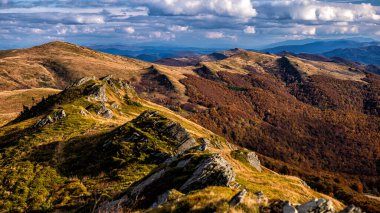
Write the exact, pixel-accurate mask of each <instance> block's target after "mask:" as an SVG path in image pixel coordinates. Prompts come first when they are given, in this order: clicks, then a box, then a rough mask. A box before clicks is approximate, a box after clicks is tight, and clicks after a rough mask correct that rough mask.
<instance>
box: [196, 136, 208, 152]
mask: <svg viewBox="0 0 380 213" xmlns="http://www.w3.org/2000/svg"><path fill="white" fill-rule="evenodd" d="M210 144H211V142H210V141H209V140H208V139H206V138H201V145H199V146H198V147H197V150H199V151H206V150H207V149H208V147H209V146H210Z"/></svg>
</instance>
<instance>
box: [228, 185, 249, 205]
mask: <svg viewBox="0 0 380 213" xmlns="http://www.w3.org/2000/svg"><path fill="white" fill-rule="evenodd" d="M246 195H247V190H245V189H243V190H241V191H240V192H238V193H237V194H236V195H235V196H234V197H232V199H231V200H230V202H229V204H230V206H231V207H235V206H237V205H239V204H240V203H241V202H242V201H243V199H244V197H245V196H246Z"/></svg>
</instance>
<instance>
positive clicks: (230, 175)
mask: <svg viewBox="0 0 380 213" xmlns="http://www.w3.org/2000/svg"><path fill="white" fill-rule="evenodd" d="M234 180H235V172H234V170H233V168H232V166H231V165H230V164H229V163H228V162H227V161H226V160H225V159H224V158H223V157H222V156H221V155H220V154H215V155H212V156H210V157H208V158H206V159H204V160H202V161H201V162H200V163H199V164H198V165H197V167H196V168H195V171H194V172H193V175H192V176H191V177H190V178H189V179H187V181H186V182H185V183H184V184H183V185H182V186H181V187H180V191H182V192H189V191H193V190H196V189H203V188H205V187H207V186H230V184H231V182H233V181H234Z"/></svg>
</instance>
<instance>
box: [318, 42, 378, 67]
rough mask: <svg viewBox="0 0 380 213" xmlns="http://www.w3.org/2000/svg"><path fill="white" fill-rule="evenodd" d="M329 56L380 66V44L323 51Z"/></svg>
mask: <svg viewBox="0 0 380 213" xmlns="http://www.w3.org/2000/svg"><path fill="white" fill-rule="evenodd" d="M323 55H325V56H327V57H341V58H346V59H349V60H352V61H357V62H361V63H364V64H374V65H379V66H380V46H367V47H359V48H344V49H335V50H332V51H329V52H325V53H323Z"/></svg>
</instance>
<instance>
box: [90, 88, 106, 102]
mask: <svg viewBox="0 0 380 213" xmlns="http://www.w3.org/2000/svg"><path fill="white" fill-rule="evenodd" d="M87 95H90V96H92V97H94V98H95V100H97V101H100V102H107V101H108V97H107V94H106V88H105V86H104V85H93V86H92V87H91V88H90V89H89V91H88V93H87Z"/></svg>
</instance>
